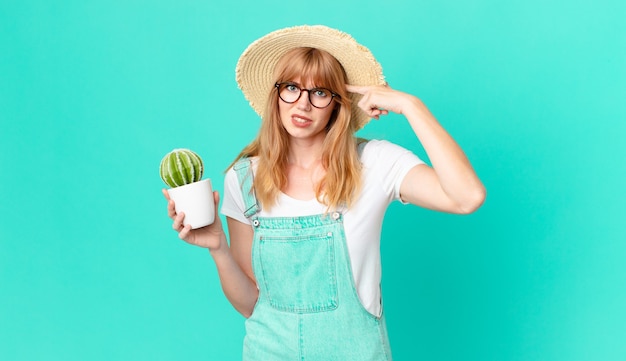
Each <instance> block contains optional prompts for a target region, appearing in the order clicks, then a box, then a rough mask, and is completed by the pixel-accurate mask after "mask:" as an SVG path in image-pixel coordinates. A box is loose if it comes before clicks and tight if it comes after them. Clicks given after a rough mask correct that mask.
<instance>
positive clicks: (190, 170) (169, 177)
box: [160, 149, 204, 188]
mask: <svg viewBox="0 0 626 361" xmlns="http://www.w3.org/2000/svg"><path fill="white" fill-rule="evenodd" d="M203 171H204V166H203V163H202V158H200V156H199V155H197V154H196V153H194V152H192V151H191V150H189V149H174V150H173V151H171V152H169V153H167V154H166V155H165V157H163V160H161V167H160V173H161V179H163V182H165V184H167V185H168V186H170V188H176V187H180V186H184V185H186V184H190V183H193V182H197V181H199V180H200V179H201V178H202V173H203Z"/></svg>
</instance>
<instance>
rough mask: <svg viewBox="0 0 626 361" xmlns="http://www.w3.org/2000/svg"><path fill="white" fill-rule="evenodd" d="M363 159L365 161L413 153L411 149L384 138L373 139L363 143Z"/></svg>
mask: <svg viewBox="0 0 626 361" xmlns="http://www.w3.org/2000/svg"><path fill="white" fill-rule="evenodd" d="M362 147H363V148H362V152H361V159H362V160H363V161H366V160H371V159H387V158H388V157H393V156H394V155H395V156H399V155H402V154H405V153H407V152H408V153H411V151H410V150H408V149H406V148H404V147H402V146H399V145H397V144H395V143H392V142H390V141H388V140H384V139H371V140H367V141H365V145H362Z"/></svg>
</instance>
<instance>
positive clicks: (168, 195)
mask: <svg viewBox="0 0 626 361" xmlns="http://www.w3.org/2000/svg"><path fill="white" fill-rule="evenodd" d="M161 192H163V196H165V199H167V201H168V202H169V200H170V194H169V193H168V192H167V189H165V188H163V189H161Z"/></svg>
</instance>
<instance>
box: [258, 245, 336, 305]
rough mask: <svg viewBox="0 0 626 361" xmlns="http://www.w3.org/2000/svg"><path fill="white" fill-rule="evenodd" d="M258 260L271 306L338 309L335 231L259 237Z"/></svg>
mask: <svg viewBox="0 0 626 361" xmlns="http://www.w3.org/2000/svg"><path fill="white" fill-rule="evenodd" d="M258 251H259V260H260V266H261V272H262V273H263V282H264V286H265V289H266V291H267V297H268V299H269V302H270V305H271V306H272V307H274V308H276V309H279V310H282V311H288V312H295V313H310V312H323V311H329V310H333V309H336V308H337V277H336V265H335V249H334V240H333V235H332V233H327V234H320V235H313V236H311V235H307V236H297V237H279V236H261V237H259V248H258Z"/></svg>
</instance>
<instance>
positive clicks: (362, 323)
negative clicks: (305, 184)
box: [234, 159, 391, 361]
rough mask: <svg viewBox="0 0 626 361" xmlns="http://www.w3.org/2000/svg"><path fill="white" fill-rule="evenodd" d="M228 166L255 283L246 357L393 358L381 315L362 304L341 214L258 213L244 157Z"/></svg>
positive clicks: (265, 360) (305, 360)
mask: <svg viewBox="0 0 626 361" xmlns="http://www.w3.org/2000/svg"><path fill="white" fill-rule="evenodd" d="M234 169H235V171H236V172H237V177H238V179H239V184H240V186H241V190H242V194H243V199H244V204H245V208H246V211H245V216H246V217H247V218H248V219H250V221H251V222H252V226H253V229H254V241H253V244H252V268H253V271H254V275H255V277H256V282H257V287H258V288H259V298H258V300H257V303H256V305H255V307H254V311H253V313H252V315H251V316H250V318H248V319H247V320H246V336H245V339H244V350H243V359H244V361H251V360H259V361H282V360H294V361H295V360H301V361H313V360H315V361H326V360H328V361H330V360H337V361H361V360H368V361H370V360H371V361H374V360H376V361H379V360H391V350H390V348H389V341H388V337H387V330H386V327H385V320H384V317H381V318H378V317H376V316H374V315H372V314H370V313H369V312H368V311H367V310H366V309H365V308H364V307H363V306H362V304H361V302H360V300H359V297H358V295H357V291H356V288H355V286H354V281H353V280H354V278H353V276H352V269H351V265H350V258H349V254H348V249H347V246H346V238H345V233H344V227H343V215H342V214H341V213H340V212H329V213H328V214H319V215H313V216H304V217H293V218H289V217H272V218H268V217H258V216H257V214H258V212H259V211H260V206H259V205H258V202H257V199H256V197H255V195H254V191H253V188H252V181H253V176H252V171H251V166H250V160H248V159H243V160H241V161H239V162H238V163H237V164H235V167H234Z"/></svg>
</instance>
